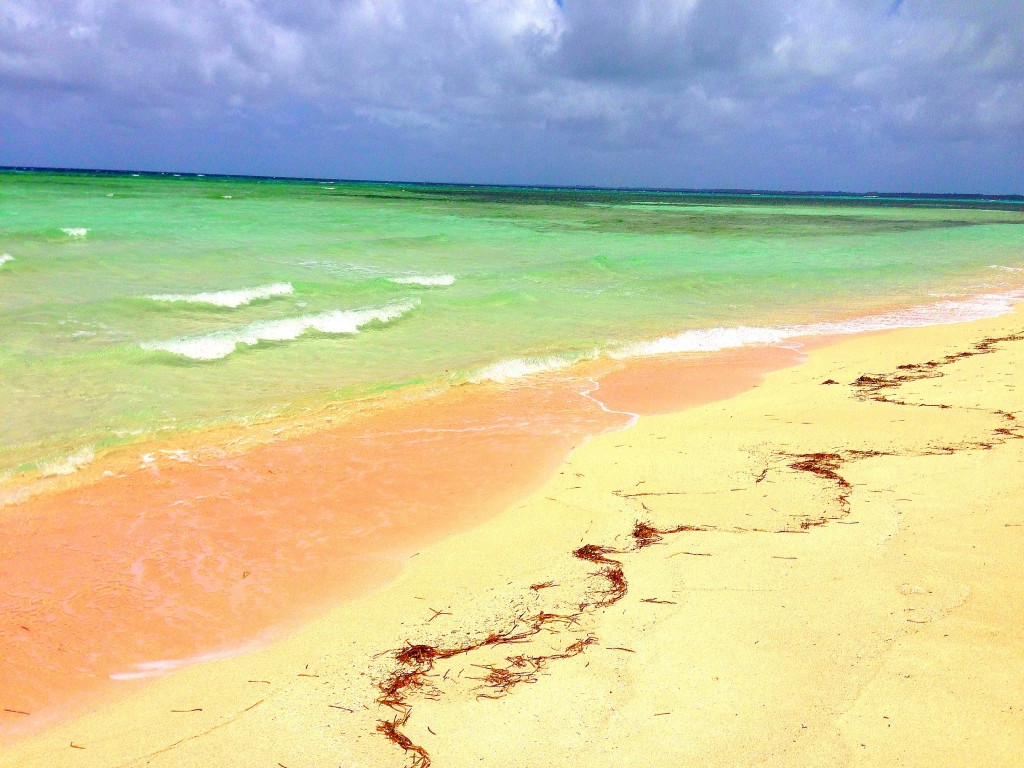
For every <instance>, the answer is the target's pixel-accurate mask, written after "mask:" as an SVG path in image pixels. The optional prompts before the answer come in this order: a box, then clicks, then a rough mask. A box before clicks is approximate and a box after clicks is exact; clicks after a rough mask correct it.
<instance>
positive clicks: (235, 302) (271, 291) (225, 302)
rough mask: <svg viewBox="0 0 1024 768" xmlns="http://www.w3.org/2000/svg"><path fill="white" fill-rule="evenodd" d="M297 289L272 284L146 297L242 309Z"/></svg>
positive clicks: (286, 284)
mask: <svg viewBox="0 0 1024 768" xmlns="http://www.w3.org/2000/svg"><path fill="white" fill-rule="evenodd" d="M294 291H295V289H294V288H293V287H292V284H291V283H271V284H269V285H258V286H256V287H255V288H237V289H233V290H227V291H204V292H202V293H157V294H152V295H149V296H146V298H147V299H152V300H153V301H166V302H183V303H186V304H210V305H212V306H215V307H230V308H232V309H233V308H235V307H242V306H245V305H246V304H249V303H251V302H253V301H258V300H260V299H269V298H272V297H274V296H285V295H287V294H289V293H293V292H294Z"/></svg>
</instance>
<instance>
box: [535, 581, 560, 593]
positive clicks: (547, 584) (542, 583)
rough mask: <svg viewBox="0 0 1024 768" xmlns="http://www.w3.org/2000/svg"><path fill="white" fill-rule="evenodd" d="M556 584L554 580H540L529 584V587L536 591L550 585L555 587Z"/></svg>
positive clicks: (547, 587)
mask: <svg viewBox="0 0 1024 768" xmlns="http://www.w3.org/2000/svg"><path fill="white" fill-rule="evenodd" d="M557 586H558V584H555V582H553V581H544V582H541V583H539V584H531V585H530V589H532V590H533V591H534V592H538V591H540V590H542V589H550V588H551V587H557Z"/></svg>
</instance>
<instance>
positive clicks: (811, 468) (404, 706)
mask: <svg viewBox="0 0 1024 768" xmlns="http://www.w3.org/2000/svg"><path fill="white" fill-rule="evenodd" d="M1009 341H1024V332H1021V333H1018V334H1011V335H1009V336H1003V337H990V338H986V339H983V340H982V341H980V342H978V343H977V344H975V345H974V346H973V348H972V349H971V350H970V351H962V352H957V353H955V354H950V355H946V356H945V357H943V358H940V359H939V360H929V361H927V362H925V363H916V364H905V365H900V366H898V368H897V371H898V373H889V374H865V375H862V376H860V377H858V378H857V379H856V380H855V381H854V382H853V383H852V384H851V386H852V387H853V388H854V397H856V398H857V399H859V400H874V401H877V402H884V403H889V404H892V405H910V406H915V407H933V408H941V409H948V408H951V407H952V406H949V405H946V404H935V403H911V402H906V401H903V400H898V399H895V398H893V397H892V396H891V394H890V391H891V390H894V389H896V388H898V387H899V386H901V385H902V384H905V383H907V382H911V381H917V380H919V379H924V378H935V377H938V376H942V375H944V374H943V373H942V371H941V370H938V369H940V368H941V367H943V366H945V365H949V364H951V363H954V362H956V361H958V360H962V359H964V358H967V357H972V356H974V355H979V354H988V353H991V352H994V351H995V350H996V349H997V348H998V345H999V344H1002V343H1005V342H1009ZM822 383H823V384H830V385H832V384H838V383H839V382H837V381H835V380H833V379H828V380H826V381H824V382H822ZM993 414H994V415H996V416H999V417H1000V418H1001V419H1002V420H1003V422H1004V423H1005V424H1004V426H1001V427H998V428H995V429H994V430H993V435H994V437H993V438H992V439H991V440H987V441H976V442H973V443H965V444H963V445H961V446H947V447H943V448H940V449H933V450H932V451H930V452H935V451H936V450H939V451H941V452H944V453H955V452H957V451H958V450H968V449H975V450H977V449H983V450H990V449H991V448H992V447H993V446H994V445H998V444H1001V443H1005V442H1007V441H1008V440H1010V439H1024V425H1020V424H1019V423H1018V421H1017V418H1016V416H1015V415H1014V414H1012V413H1010V412H1007V411H993ZM617 447H618V446H617ZM780 455H781V456H782V458H784V459H785V460H787V461H789V463H788V467H789V468H790V469H792V470H795V471H797V472H806V473H809V474H812V475H815V476H816V477H819V478H821V479H823V480H825V481H828V482H829V483H831V484H832V485H833V486H834V487H835V489H836V496H835V500H834V504H835V505H836V507H837V511H835V512H833V513H823V514H822V515H821V516H820V517H818V518H805V519H803V520H801V521H800V522H799V524H798V527H796V528H789V527H787V528H782V529H778V530H761V529H736V530H737V531H740V532H757V533H809V532H810V531H809V529H811V528H815V527H818V526H822V525H826V524H828V523H831V522H836V523H841V524H847V525H853V524H856V523H857V522H858V521H850V520H845V519H844V518H846V517H848V516H849V514H850V496H851V494H852V492H853V484H851V483H850V482H849V481H848V480H847V479H846V478H845V477H844V476H843V474H842V473H841V470H842V468H843V466H844V465H845V464H847V463H848V462H851V461H859V460H862V459H866V458H871V457H875V456H889V455H893V454H891V453H888V452H885V451H876V450H849V451H844V452H841V453H840V452H836V451H821V452H815V453H795V454H791V453H784V454H780ZM768 471H769V465H768V464H766V465H765V467H764V469H763V470H762V471H761V472H760V474H759V475H758V476H757V477H756V478H755V483H760V482H762V481H764V480H765V478H766V477H767V475H768ZM612 493H613V494H614V495H615V496H617V497H619V498H623V499H635V500H636V503H637V504H639V505H640V507H641V508H642V509H643V510H644V511H645V512H647V513H649V512H650V510H649V509H648V507H647V506H646V505H645V504H644V503H643V502H642V501H640V500H639V499H640V497H649V496H675V495H685V493H686V492H685V491H660V492H659V491H647V492H636V493H624V492H623V491H622V490H615V491H612ZM1005 525H1007V526H1009V525H1016V524H1013V523H1007V524H1005ZM713 530H715V528H713V527H706V526H695V525H687V524H684V525H677V526H671V527H667V528H659V527H656V526H654V525H653V524H652V523H650V522H647V521H643V520H637V521H636V522H635V523H634V526H633V529H632V531H631V533H630V536H631V538H632V542H631V544H630V545H628V546H626V547H622V548H619V547H610V546H605V545H600V544H585V545H583V546H581V547H578V548H577V549H576V550H574V551H573V552H572V555H573V557H574V558H576V559H577V560H582V561H584V562H587V563H592V564H594V565H597V566H600V567H599V568H598V570H596V571H593V572H592V573H591V576H593V577H598V578H600V579H602V580H603V581H604V583H603V584H602V585H600V586H592V587H590V588H589V590H588V593H587V595H586V596H585V597H584V598H583V599H582V600H580V601H579V603H578V604H577V606H576V607H577V611H576V612H574V613H567V614H558V613H548V612H545V611H540V612H538V613H537V614H536V615H533V616H526V615H525V614H523V615H520V616H517V617H516V618H515V619H514V620H513V621H512V622H511V624H510V626H509V627H508V628H506V629H504V630H501V631H492V632H491V633H489V634H488V635H487V636H485V637H484V638H482V639H479V640H476V641H470V642H467V643H466V644H464V645H459V646H455V647H450V648H443V647H438V646H434V645H430V644H426V643H418V644H413V643H411V642H407V643H406V645H405V646H404V647H402V648H399V649H396V650H392V651H385V652H384V653H382V654H378V656H382V655H385V654H387V653H390V654H392V655H393V657H394V659H395V661H396V662H397V664H398V666H397V667H396V668H394V669H393V670H392V671H391V672H390V673H389V674H388V675H387V676H386V677H385V678H384V679H382V680H380V681H378V683H377V689H378V691H379V695H378V696H377V699H376V702H377V704H378V706H381V707H386V708H388V709H390V710H392V711H393V712H394V713H395V714H394V716H393V717H391V718H390V719H385V720H379V721H378V722H377V732H378V733H380V734H382V735H383V736H384V737H385V738H387V739H388V740H389V741H391V742H392V743H393V744H395V745H396V746H399V747H401V748H402V749H403V750H404V751H405V752H407V753H410V754H411V755H412V761H411V763H410V764H409V768H429V766H430V764H431V759H430V754H429V753H428V752H427V750H426V749H425V748H424V747H423V746H421V745H419V744H416V743H414V742H413V741H412V739H410V738H409V737H408V736H407V735H405V733H403V732H402V728H403V727H404V726H405V725H406V724H407V723H408V721H409V718H410V717H411V716H412V703H411V699H412V698H413V697H414V696H418V697H420V698H422V699H426V700H432V701H436V700H438V699H440V697H441V695H442V691H441V690H440V689H439V688H438V687H437V686H436V685H434V683H433V682H431V681H430V680H429V678H430V677H435V676H436V674H437V673H435V672H434V669H435V666H436V664H437V663H438V662H440V661H443V660H447V659H450V658H453V657H456V656H462V655H468V654H471V653H473V652H474V651H478V650H481V649H484V648H488V647H491V648H493V647H497V646H501V645H506V644H518V643H528V642H530V641H531V640H532V639H533V638H534V637H535V636H537V635H539V634H540V633H541V632H542V631H549V632H553V631H556V626H557V625H561V626H562V627H563V628H572V627H576V626H577V625H579V623H580V619H581V617H583V615H584V614H586V613H588V612H592V611H596V610H598V609H604V608H608V607H609V606H611V605H614V604H615V603H617V602H619V601H620V600H622V599H623V598H624V597H625V596H626V594H627V592H628V589H629V583H628V581H627V579H626V575H625V569H624V565H623V562H622V560H621V559H619V557H621V556H623V555H627V554H633V553H637V552H640V551H642V550H644V549H646V548H648V547H651V546H653V545H656V544H660V543H662V542H663V540H664V538H665V537H666V536H669V535H673V534H680V533H699V532H707V531H713ZM613 555H614V556H615V557H613ZM678 555H693V556H701V557H709V556H710V555H711V553H708V552H687V551H684V552H677V553H674V554H672V555H669V557H676V556H678ZM772 557H773V558H775V559H779V560H796V559H797V558H795V557H790V556H783V555H773V556H772ZM553 586H558V585H557V584H554V583H553V582H550V581H548V582H541V583H537V584H531V585H530V590H532V591H534V592H537V591H539V590H542V589H547V588H549V587H553ZM417 599H423V598H417ZM640 602H644V603H654V604H670V605H674V604H675V603H674V602H673V601H671V600H661V599H658V598H642V599H641V600H640ZM430 610H431V611H434V614H435V615H434V616H433V617H432V618H436V617H437V616H438V615H442V613H443V612H439V611H435V610H434V609H433V608H431V609H430ZM429 621H430V620H428V623H429ZM907 621H910V622H915V623H926V622H922V621H920V620H915V619H907ZM596 642H598V640H597V637H595V636H594V635H592V634H588V635H587V636H586V637H585V638H582V639H580V640H577V641H575V642H573V643H571V644H570V645H568V646H566V647H565V649H564V650H562V651H560V652H556V653H549V654H537V655H531V654H526V653H523V654H517V655H513V656H508V657H507V658H506V659H505V662H506V663H505V664H501V663H490V664H472V665H471V666H473V667H476V668H478V669H481V670H483V671H484V674H483V675H482V676H478V677H473V676H469V675H467V676H466V677H467V678H468V679H472V680H477V681H479V682H480V683H481V685H479V686H477V687H476V688H474V689H473V690H475V691H478V693H477V699H500V698H503V697H504V696H506V695H508V694H509V693H511V691H512V690H513V689H514V688H515V687H516V686H518V685H521V684H534V683H536V682H538V675H539V674H540V673H541V672H542V671H543V670H544V669H545V667H546V666H547V665H548V664H549V663H550V662H552V661H554V660H557V659H567V658H571V657H573V656H577V655H579V654H581V653H583V652H584V651H585V650H586V648H587V647H589V646H590V645H592V644H594V643H596ZM607 649H608V650H617V651H625V652H628V653H636V651H635V650H633V649H631V648H624V647H620V646H607ZM585 666H589V662H588V663H587V665H585ZM449 671H450V670H448V669H446V670H445V671H444V674H443V677H442V678H441V681H448V680H449V677H448V674H449ZM463 671H464V669H460V670H459V672H458V674H457V675H456V676H455V677H454V678H452V679H453V680H456V679H459V678H461V677H462V672H463ZM670 714H671V712H656V713H654V715H653V716H654V717H659V716H665V715H670ZM801 726H802V727H806V726H804V725H803V724H801ZM427 730H428V731H429V732H430V733H431V734H432V735H436V734H435V733H434V731H433V730H432V729H431V728H430V727H429V726H427Z"/></svg>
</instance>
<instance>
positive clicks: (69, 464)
mask: <svg viewBox="0 0 1024 768" xmlns="http://www.w3.org/2000/svg"><path fill="white" fill-rule="evenodd" d="M95 458H96V454H95V453H94V452H93V450H92V446H89V445H87V446H85V447H84V448H79V449H78V450H77V451H75V452H74V453H71V454H68V455H67V456H65V457H64V458H62V459H58V460H57V461H52V462H50V463H48V464H43V465H41V466H40V467H39V472H40V474H41V475H42V476H43V477H59V476H62V475H73V474H74V473H75V472H77V471H78V470H80V469H82V468H83V467H87V466H88V465H90V464H92V462H93V460H94V459H95Z"/></svg>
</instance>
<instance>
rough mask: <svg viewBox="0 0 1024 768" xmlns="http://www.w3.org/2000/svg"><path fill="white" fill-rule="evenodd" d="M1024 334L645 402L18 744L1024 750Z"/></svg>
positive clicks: (819, 753) (856, 355)
mask: <svg viewBox="0 0 1024 768" xmlns="http://www.w3.org/2000/svg"><path fill="white" fill-rule="evenodd" d="M1021 334H1024V316H1022V315H1021V314H1020V313H1017V314H1014V315H1010V316H1007V317H1004V318H1000V319H996V320H990V321H982V322H978V323H973V324H968V325H960V326H947V327H938V328H927V329H918V330H907V331H900V332H894V333H888V334H884V335H875V336H871V337H861V338H855V339H850V340H847V341H843V342H841V343H838V344H836V345H834V346H830V347H827V348H823V349H818V350H815V351H813V352H812V353H811V355H810V357H809V359H808V360H807V361H806V362H805V363H803V364H802V365H799V366H796V367H793V368H788V369H784V370H780V371H776V372H775V373H772V374H771V375H769V376H768V377H767V379H766V380H765V381H764V382H763V383H762V384H761V385H760V386H758V387H756V388H755V389H754V390H752V391H749V392H747V393H744V394H740V395H738V396H736V397H733V398H732V399H729V400H725V401H720V402H716V403H711V404H707V405H703V406H701V407H698V408H693V409H691V410H687V411H685V412H681V413H675V414H669V415H664V416H650V417H644V418H641V419H640V421H639V422H638V423H637V424H636V425H635V426H634V427H632V428H631V429H629V430H627V431H624V432H617V433H610V434H606V435H603V436H601V437H599V438H596V439H594V440H592V441H590V442H588V443H587V444H586V445H584V446H582V447H581V448H578V449H577V450H575V451H574V452H573V454H572V455H571V456H570V457H569V459H568V460H567V462H566V463H565V464H564V466H562V467H561V469H560V470H559V472H558V474H557V475H556V476H555V477H553V478H552V479H551V480H550V481H549V482H548V483H547V484H546V485H545V486H544V487H542V488H541V489H540V490H539V491H537V492H536V493H534V494H533V495H532V496H531V497H530V498H528V499H527V500H526V501H524V502H521V503H517V504H515V505H513V506H512V507H510V508H509V509H508V510H507V511H505V512H504V513H502V514H501V515H500V516H498V517H497V518H494V519H492V520H491V521H489V522H487V523H485V524H483V525H481V526H479V527H477V528H474V529H473V530H470V531H468V532H465V533H461V534H458V535H455V536H452V537H451V538H448V539H446V540H445V541H443V542H441V543H439V544H436V545H433V546H430V547H429V548H426V549H424V550H422V551H421V552H419V553H418V554H417V555H415V556H413V557H412V558H411V559H410V560H409V562H408V565H407V567H406V568H405V570H404V571H403V572H402V574H401V576H399V577H398V579H397V580H396V581H394V582H393V583H392V584H390V585H389V586H387V587H385V588H383V589H380V590H378V591H376V592H375V593H373V594H371V595H369V596H367V597H365V598H361V599H358V600H355V601H352V602H348V603H346V604H343V605H341V606H339V607H338V608H336V609H335V610H333V611H332V612H331V613H330V614H328V615H326V616H324V617H323V618H321V619H318V620H317V621H315V622H313V623H312V624H310V625H309V626H308V627H306V628H305V629H304V630H302V631H301V632H299V633H298V634H296V635H294V636H293V637H291V638H290V639H288V640H286V641H282V642H280V643H277V644H275V645H273V646H272V647H270V648H268V649H266V650H263V651H259V652H256V653H251V654H247V655H243V656H238V657H235V658H232V659H228V660H224V661H217V662H211V663H207V664H201V665H196V666H192V667H189V668H186V669H183V670H180V671H178V672H176V673H173V674H171V675H168V676H167V677H165V678H162V679H160V680H158V681H156V682H154V683H152V684H151V685H149V686H147V687H145V688H144V689H142V690H139V691H138V692H136V693H134V694H132V695H130V696H128V697H127V698H125V699H123V700H122V701H119V702H117V703H113V704H111V705H109V706H105V707H103V708H100V709H98V710H97V711H95V712H93V713H90V714H87V715H85V716H82V717H80V718H77V719H75V720H73V721H71V722H68V723H66V724H63V725H60V726H57V727H54V728H52V729H50V730H48V731H46V732H44V733H43V734H41V735H39V736H36V737H33V738H31V739H27V740H24V741H22V742H19V743H16V744H15V745H13V746H11V747H9V748H7V749H6V750H5V751H4V753H3V755H2V756H0V765H2V766H5V767H6V766H10V767H11V768H14V767H15V766H17V768H28V767H29V766H47V767H49V766H89V767H90V768H103V767H106V766H136V765H138V766H143V765H145V766H168V767H170V766H173V767H174V768H181V767H183V766H223V767H226V768H227V767H234V766H237V767H238V768H243V767H245V768H249V767H250V766H264V765H265V766H271V767H273V766H275V765H278V766H284V767H285V768H306V767H312V766H408V765H416V764H420V765H423V764H425V762H426V760H427V759H428V758H427V756H429V760H431V761H432V762H433V765H434V766H446V767H447V766H488V765H489V766H576V765H578V766H587V767H588V768H593V767H594V766H622V765H653V766H661V765H664V766H668V765H672V766H677V765H689V764H694V765H701V766H715V765H723V766H735V765H744V766H748V765H750V766H753V765H758V766H761V765H764V766H806V765H816V766H819V765H820V766H829V765H836V766H846V765H886V766H889V765H928V766H936V765H951V766H952V765H986V766H999V765H1005V766H1010V765H1017V764H1019V762H1020V758H1019V753H1020V748H1021V745H1022V744H1024V663H1022V662H1024V620H1022V618H1021V616H1022V611H1021V606H1022V605H1024V600H1022V598H1024V584H1022V582H1021V579H1020V578H1019V575H1020V563H1021V550H1022V545H1024V472H1022V471H1021V470H1022V464H1024V439H1020V438H1021V437H1022V436H1024V377H1022V376H1021V370H1022V366H1024V336H1022V335H1021ZM1008 337H1012V338H1008ZM993 338H1000V339H1005V340H1002V341H985V340H986V339H993ZM901 366H904V367H901ZM905 366H911V367H905ZM862 377H867V378H862ZM829 380H832V381H835V382H838V383H836V384H823V382H825V381H829ZM598 394H599V393H598ZM1018 419H1019V420H1018ZM638 521H639V522H641V523H644V524H645V526H641V527H639V528H638V527H637V526H636V524H637V522H638ZM574 553H575V554H574ZM403 651H404V653H403ZM396 654H400V655H401V657H402V659H403V660H404V663H402V661H399V660H398V659H397V658H396ZM381 701H385V702H388V703H390V705H391V706H390V707H388V706H384V705H381V704H380V702H381ZM388 723H392V724H394V725H392V726H389V725H388ZM382 724H383V725H382ZM380 728H383V729H384V730H385V731H386V730H389V729H391V730H392V735H393V737H394V738H393V740H389V739H388V738H386V734H383V733H381V732H379V729H380ZM403 745H404V747H406V748H403Z"/></svg>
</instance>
